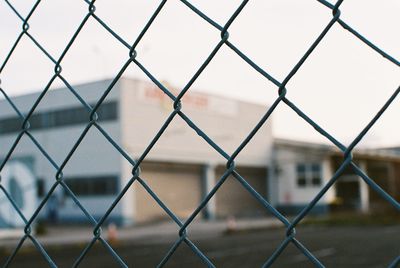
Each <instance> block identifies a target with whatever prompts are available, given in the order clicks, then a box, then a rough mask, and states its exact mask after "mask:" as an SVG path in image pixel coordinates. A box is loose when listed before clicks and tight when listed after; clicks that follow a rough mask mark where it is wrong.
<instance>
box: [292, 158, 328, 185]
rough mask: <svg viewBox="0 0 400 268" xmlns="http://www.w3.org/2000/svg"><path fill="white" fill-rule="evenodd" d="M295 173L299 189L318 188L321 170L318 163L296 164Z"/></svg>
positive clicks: (320, 180) (320, 181)
mask: <svg viewBox="0 0 400 268" xmlns="http://www.w3.org/2000/svg"><path fill="white" fill-rule="evenodd" d="M296 173H297V185H298V186H299V187H310V186H311V187H318V186H320V185H321V183H322V168H321V164H319V163H301V164H297V169H296Z"/></svg>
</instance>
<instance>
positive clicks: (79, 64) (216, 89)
mask: <svg viewBox="0 0 400 268" xmlns="http://www.w3.org/2000/svg"><path fill="white" fill-rule="evenodd" d="M10 2H12V3H14V4H15V7H16V8H17V9H18V10H19V11H20V12H21V14H22V15H23V16H26V14H27V13H28V11H29V9H30V8H31V6H32V5H33V3H34V1H28V0H14V1H10ZM159 2H160V1H148V0H146V1H145V0H142V1H128V0H127V1H105V0H98V1H97V2H96V8H97V9H96V14H97V15H98V16H99V17H101V18H102V19H103V20H104V21H105V22H107V23H108V24H109V26H110V27H111V28H112V29H114V30H115V31H116V32H117V33H118V34H120V35H121V36H122V37H123V38H124V39H125V40H126V41H128V42H129V43H133V41H134V40H135V38H136V37H137V35H138V34H139V32H140V30H141V29H142V28H143V26H144V24H145V23H146V21H147V20H148V19H149V17H150V16H151V14H152V13H153V11H154V10H155V9H156V7H157V5H158V4H159ZM240 2H241V1H233V0H229V1H228V0H219V1H205V0H197V1H191V3H193V4H194V5H195V6H197V7H198V8H199V9H201V10H202V11H204V12H205V13H206V14H208V15H209V16H210V17H211V18H213V19H214V20H216V21H217V22H218V23H219V24H221V25H223V24H224V23H225V22H226V21H227V20H228V18H229V16H230V15H231V14H232V13H233V12H234V10H235V9H236V8H237V7H238V6H239V4H240ZM87 7H88V6H87V4H86V3H85V2H84V1H80V0H73V1H72V0H57V1H42V2H41V3H40V5H39V7H38V8H37V11H36V12H35V13H34V15H33V16H32V18H31V20H30V29H29V32H30V33H31V34H32V35H33V36H34V37H35V38H36V39H37V40H38V41H39V42H40V43H41V44H42V45H43V46H44V47H45V48H46V49H47V50H48V51H49V52H50V53H51V54H52V55H53V57H55V58H58V57H59V56H60V54H61V52H62V50H63V49H64V48H65V46H66V44H67V42H68V40H69V39H70V38H71V36H72V34H73V33H74V31H75V29H76V28H77V27H78V25H79V23H80V22H81V21H82V19H83V17H84V16H85V15H86V13H87ZM341 11H342V19H343V20H345V21H346V22H347V23H348V24H350V25H351V26H353V27H354V28H355V29H356V30H358V31H359V32H360V33H362V34H363V35H365V36H366V37H367V38H369V39H370V40H371V41H372V42H374V43H375V44H376V45H378V46H379V47H381V48H382V49H383V50H384V51H386V52H388V53H389V54H391V55H392V56H393V57H394V58H396V59H397V60H399V59H400V35H399V29H400V16H399V14H400V1H398V0H384V1H373V0H368V1H367V0H351V1H350V0H348V1H344V3H343V5H342V7H341ZM331 18H332V13H331V10H329V9H328V8H326V7H324V6H323V5H321V4H320V3H318V2H317V1H315V0H301V1H300V0H297V1H294V0H285V1H283V0H275V1H272V0H268V1H265V0H257V1H250V2H249V4H248V5H247V6H246V7H245V9H244V10H243V12H242V13H241V14H240V15H239V17H238V18H237V20H236V21H235V22H234V23H233V24H232V26H231V28H230V30H229V32H230V39H229V40H230V41H231V42H233V43H234V44H235V45H236V46H237V47H238V48H240V49H241V50H242V51H243V52H244V53H245V54H246V55H248V56H249V57H250V58H251V59H253V60H254V61H255V62H256V63H257V64H258V65H260V66H261V67H262V68H264V70H266V71H267V72H269V73H270V74H271V75H272V76H274V77H275V78H276V79H278V80H280V81H282V80H283V79H284V77H285V76H286V75H287V74H288V73H289V71H290V70H291V68H293V66H294V65H295V64H296V63H297V61H298V60H299V59H300V57H301V56H302V55H303V54H304V52H305V51H306V50H307V49H308V47H309V46H310V44H311V43H312V42H313V41H314V40H315V39H316V37H317V36H318V34H319V33H320V32H321V31H322V30H323V28H324V27H325V26H326V25H327V24H328V22H329V20H330V19H331ZM21 27H22V23H21V21H20V20H19V19H18V18H17V17H16V16H15V15H14V14H13V13H12V11H11V10H10V8H9V7H8V6H7V5H6V4H5V3H4V2H3V1H2V2H0V34H1V39H0V63H2V62H3V60H4V58H5V57H6V55H7V53H8V51H9V50H10V48H11V46H12V44H13V42H14V41H15V39H16V38H17V36H18V34H19V33H20V31H21ZM219 40H220V33H219V32H218V31H217V30H215V29H214V28H213V27H211V26H210V25H209V24H208V23H206V22H205V21H204V20H202V19H201V18H200V17H199V16H197V15H196V14H195V13H193V12H192V11H191V10H190V9H188V8H187V7H186V6H185V5H184V4H182V3H181V2H180V1H172V0H171V1H168V2H167V4H166V6H165V8H164V9H163V10H162V12H161V13H160V15H159V17H158V18H157V19H156V21H155V22H154V24H153V25H152V27H151V28H150V30H149V32H148V33H147V34H146V35H145V37H144V38H143V40H142V42H141V43H140V44H139V46H138V47H137V52H138V59H139V61H140V62H142V64H143V65H144V66H146V67H147V68H148V69H149V70H150V71H151V72H152V73H153V74H154V75H155V76H156V77H157V78H158V79H159V80H162V81H168V83H169V84H171V85H174V86H177V87H183V86H184V85H185V84H186V82H187V81H188V80H189V79H190V78H191V76H192V75H193V74H194V73H195V72H196V70H197V68H198V67H199V66H200V65H201V63H202V62H203V61H204V60H205V59H206V57H207V56H208V54H209V53H210V52H211V51H212V49H213V48H214V47H215V45H216V44H217V42H218V41H219ZM127 56H128V51H127V49H126V48H125V47H123V46H122V45H120V44H119V43H118V42H117V41H115V39H114V38H113V37H111V35H110V34H109V33H107V32H106V31H105V30H104V29H103V28H102V27H101V26H99V24H98V23H97V22H96V21H95V20H94V19H90V20H89V22H88V23H87V25H86V26H85V27H84V29H83V30H82V32H81V34H80V35H79V36H78V38H77V40H76V42H75V43H74V44H73V46H72V47H71V49H70V51H69V52H68V54H67V55H66V57H65V59H64V60H63V62H62V64H61V65H62V67H63V75H64V76H65V77H66V78H67V79H68V80H69V81H70V82H71V83H83V82H87V81H93V80H97V79H104V78H110V77H112V76H114V75H115V74H116V73H117V72H118V70H119V68H121V66H122V65H123V63H124V62H125V61H126V59H127ZM53 69H54V64H53V63H52V62H51V61H49V60H48V59H47V58H46V57H45V56H44V55H43V54H42V53H41V52H40V51H39V50H38V49H37V48H36V47H35V46H34V45H33V44H32V42H31V41H29V39H27V38H26V37H25V38H24V39H23V40H22V42H21V43H20V44H19V46H18V47H17V49H16V51H15V53H14V54H13V55H12V57H11V59H10V61H9V62H8V64H7V65H6V67H5V69H4V70H3V72H2V73H1V74H0V79H1V80H2V88H4V89H5V90H6V91H7V92H8V93H9V94H10V95H19V94H23V93H26V92H31V91H37V90H39V89H42V88H43V87H44V86H45V85H46V83H47V82H48V80H49V79H50V77H51V75H52V74H53ZM125 75H126V76H128V77H137V78H143V79H147V78H146V77H145V75H144V74H143V73H142V72H141V71H140V70H139V69H138V68H137V67H135V66H133V65H132V66H131V67H130V68H129V69H128V70H127V72H126V74H125ZM59 85H60V83H56V84H55V86H59ZM399 85H400V68H399V67H398V66H396V65H394V64H393V63H391V62H389V61H388V60H386V59H384V58H383V57H381V56H380V55H379V54H377V53H376V52H375V51H373V50H372V49H370V48H369V47H367V46H366V45H365V44H363V43H362V42H361V41H359V40H358V39H356V38H355V37H354V36H353V35H351V34H350V33H349V32H347V31H346V30H344V29H343V28H341V27H340V26H339V25H335V26H334V27H333V28H332V30H331V31H330V32H329V33H328V34H327V36H326V38H325V39H324V40H323V41H322V43H321V44H320V45H319V47H318V48H317V49H316V50H315V51H314V53H313V54H312V55H311V56H310V58H309V59H308V61H307V62H306V63H305V64H304V65H303V67H302V68H301V69H300V71H299V72H298V73H297V74H296V76H294V77H293V79H292V80H291V81H290V82H289V84H288V85H287V88H288V94H287V97H288V98H289V99H290V100H291V101H292V102H294V103H296V104H297V105H298V107H299V108H301V109H302V110H303V111H304V112H305V113H306V114H307V115H309V116H310V117H311V118H313V119H314V120H315V121H316V122H317V123H319V124H320V125H321V126H322V127H324V128H325V129H326V130H327V131H328V132H329V133H331V134H332V135H333V136H335V137H337V138H338V139H339V140H340V141H342V142H344V143H346V144H348V143H349V142H350V141H351V140H352V139H353V138H354V137H355V136H356V135H357V133H359V132H360V131H361V130H362V128H363V127H364V126H365V125H366V124H367V123H368V121H369V120H371V118H372V117H373V116H374V114H375V113H376V112H377V110H378V109H379V108H380V107H381V106H382V105H383V104H384V102H385V101H386V100H387V99H388V98H389V96H390V95H391V94H392V93H393V92H394V91H395V90H396V88H397V87H398V86H399ZM193 89H194V90H200V91H204V92H211V93H214V94H217V95H223V96H229V97H233V98H237V99H242V100H248V101H253V102H257V103H260V104H264V105H268V104H271V103H272V102H273V101H274V100H275V98H276V97H277V95H278V94H277V88H276V87H275V86H274V85H273V84H272V83H271V82H269V81H268V80H266V79H265V78H263V77H262V76H261V75H259V74H258V73H256V72H255V71H254V70H253V69H251V67H250V66H249V65H247V64H246V63H245V62H244V61H242V60H241V59H240V58H239V57H238V56H237V55H236V54H234V53H233V52H232V51H231V50H230V49H229V48H228V47H223V48H222V49H221V50H220V52H219V53H218V54H217V56H216V57H215V59H214V60H213V61H212V63H211V64H210V65H209V67H207V69H206V70H205V71H204V72H203V73H202V75H201V76H200V77H199V79H198V80H197V81H196V83H195V84H194V85H193ZM399 115H400V100H399V99H396V100H395V102H394V103H393V105H392V107H391V108H389V110H388V111H387V113H386V114H385V115H384V117H383V118H382V120H380V121H379V122H378V124H377V125H376V126H375V127H374V128H373V129H372V131H371V132H370V133H369V134H368V135H367V137H366V138H365V140H364V141H363V145H365V146H390V145H399V144H400V126H399ZM273 129H274V134H275V136H276V137H282V138H292V139H301V140H308V141H319V142H321V141H324V138H323V137H322V136H320V135H319V134H318V133H316V132H315V131H314V130H313V128H311V127H310V126H308V125H307V124H306V123H305V122H304V121H303V120H302V119H300V118H299V117H298V116H297V115H296V114H295V113H294V112H293V111H291V110H290V109H289V108H287V107H286V106H285V105H284V104H282V105H280V106H279V107H278V109H277V111H276V112H275V113H274V115H273Z"/></svg>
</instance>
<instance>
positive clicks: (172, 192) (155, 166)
mask: <svg viewBox="0 0 400 268" xmlns="http://www.w3.org/2000/svg"><path fill="white" fill-rule="evenodd" d="M141 170H142V172H141V176H140V177H141V178H142V179H144V180H145V181H146V183H147V184H148V185H149V186H150V187H151V189H152V190H153V191H154V192H155V193H156V194H157V196H158V197H159V198H160V199H161V200H162V201H163V202H164V204H166V205H167V207H168V208H169V209H170V210H172V211H173V212H174V213H175V215H177V216H178V217H180V218H187V217H188V216H189V215H190V214H191V213H192V212H193V211H194V210H195V209H196V207H197V206H198V205H199V203H200V198H201V168H200V166H197V165H186V164H170V163H149V162H147V163H143V164H142V165H141ZM135 191H136V193H135V196H136V213H135V214H136V217H135V220H136V222H149V221H157V220H162V219H165V218H168V215H167V214H166V213H165V211H164V210H162V209H161V208H160V206H159V205H158V204H157V203H156V202H155V201H154V199H153V198H152V197H151V196H150V195H149V194H148V192H147V191H146V190H145V189H144V188H143V187H142V186H136V187H135Z"/></svg>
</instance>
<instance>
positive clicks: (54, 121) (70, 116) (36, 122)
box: [0, 101, 118, 135]
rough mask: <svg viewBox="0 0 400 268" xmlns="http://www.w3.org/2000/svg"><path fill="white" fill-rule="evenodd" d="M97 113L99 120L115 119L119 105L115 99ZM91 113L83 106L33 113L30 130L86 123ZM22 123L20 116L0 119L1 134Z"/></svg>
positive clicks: (16, 127) (12, 131)
mask: <svg viewBox="0 0 400 268" xmlns="http://www.w3.org/2000/svg"><path fill="white" fill-rule="evenodd" d="M94 105H95V104H92V105H91V106H92V107H94ZM97 114H98V116H99V121H110V120H115V119H117V116H118V105H117V103H116V102H115V101H114V102H106V103H103V104H102V105H100V107H99V109H98V110H97ZM89 115H90V113H89V111H88V110H87V109H86V108H85V107H82V106H78V107H73V108H67V109H59V110H53V111H47V112H38V113H33V114H32V115H31V117H30V118H29V123H30V130H36V129H49V128H54V127H62V126H71V125H78V124H85V123H88V122H89V120H90V118H89ZM22 123H23V120H22V119H21V118H20V117H18V116H15V117H11V118H3V119H0V135H1V134H7V133H14V132H18V131H21V130H22Z"/></svg>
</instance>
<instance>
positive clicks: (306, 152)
mask: <svg viewBox="0 0 400 268" xmlns="http://www.w3.org/2000/svg"><path fill="white" fill-rule="evenodd" d="M275 155H276V159H275V161H274V162H275V164H276V170H277V173H276V175H275V176H276V180H277V184H278V197H277V198H278V200H277V203H278V204H280V205H303V204H307V203H309V202H310V201H311V200H312V199H313V198H314V197H315V196H316V195H317V194H318V193H319V192H320V191H321V189H322V188H323V186H324V185H325V184H326V183H327V182H328V181H329V180H330V178H331V177H332V170H331V163H330V160H329V154H327V152H326V150H324V149H313V148H312V147H310V148H301V147H300V148H299V147H296V146H282V145H276V146H275ZM299 163H320V164H321V168H322V183H321V185H320V186H304V187H299V186H298V185H297V174H296V167H297V164H299ZM333 197H334V191H333V189H330V190H328V192H327V193H326V194H325V195H324V196H323V197H322V198H321V200H320V201H319V202H318V204H321V205H322V204H327V203H328V202H329V201H331V200H332V199H333Z"/></svg>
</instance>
